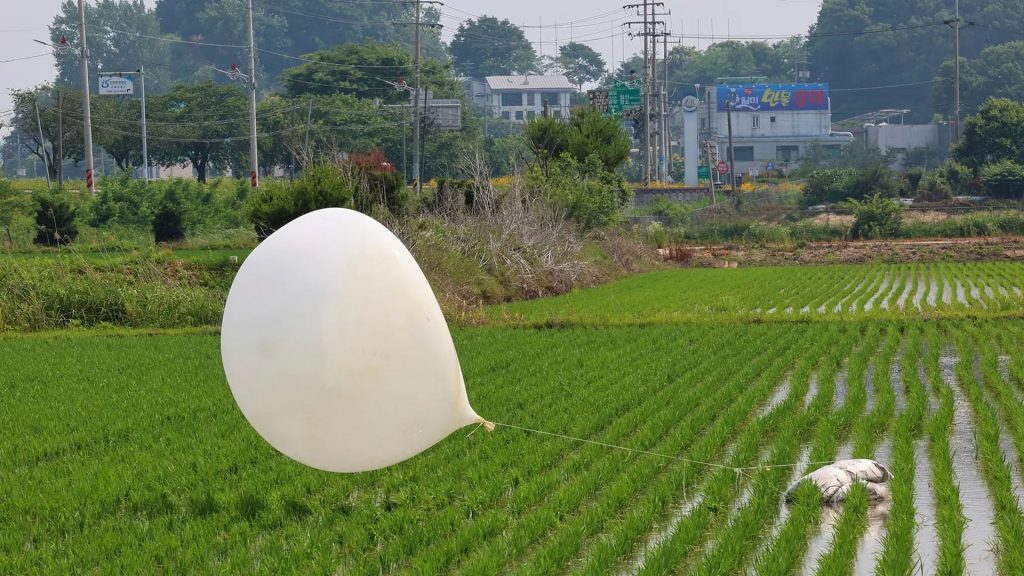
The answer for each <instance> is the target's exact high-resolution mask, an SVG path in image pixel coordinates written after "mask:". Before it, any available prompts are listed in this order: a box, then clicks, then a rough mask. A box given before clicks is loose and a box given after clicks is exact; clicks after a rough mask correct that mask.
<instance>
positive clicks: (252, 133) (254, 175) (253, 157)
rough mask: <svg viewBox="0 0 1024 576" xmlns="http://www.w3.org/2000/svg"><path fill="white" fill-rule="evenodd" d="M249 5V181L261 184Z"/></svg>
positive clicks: (252, 183)
mask: <svg viewBox="0 0 1024 576" xmlns="http://www.w3.org/2000/svg"><path fill="white" fill-rule="evenodd" d="M248 7H249V165H250V172H249V183H250V184H251V185H252V187H253V188H256V187H258V186H259V185H260V161H259V157H258V156H257V154H258V146H257V143H256V40H255V34H254V33H253V29H252V0H249V1H248Z"/></svg>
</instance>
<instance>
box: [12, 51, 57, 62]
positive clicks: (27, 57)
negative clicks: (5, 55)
mask: <svg viewBox="0 0 1024 576" xmlns="http://www.w3.org/2000/svg"><path fill="white" fill-rule="evenodd" d="M43 56H53V53H52V52H46V53H45V54H36V55H34V56H22V57H21V58H11V59H9V60H0V64H7V63H8V62H20V61H22V60H31V59H33V58H42V57H43Z"/></svg>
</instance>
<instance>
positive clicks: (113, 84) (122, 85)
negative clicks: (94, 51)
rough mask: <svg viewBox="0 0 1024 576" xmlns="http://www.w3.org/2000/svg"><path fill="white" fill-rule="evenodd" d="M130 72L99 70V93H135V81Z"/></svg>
mask: <svg viewBox="0 0 1024 576" xmlns="http://www.w3.org/2000/svg"><path fill="white" fill-rule="evenodd" d="M134 80H135V79H134V76H133V74H132V73H131V72H100V81H99V93H100V94H114V95H128V94H135V81H134Z"/></svg>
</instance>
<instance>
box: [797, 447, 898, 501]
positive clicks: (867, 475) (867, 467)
mask: <svg viewBox="0 0 1024 576" xmlns="http://www.w3.org/2000/svg"><path fill="white" fill-rule="evenodd" d="M889 480H892V472H890V471H889V469H888V468H886V467H885V466H883V465H882V464H879V463H878V462H876V461H874V460H868V459H866V458H857V459H850V460H836V461H835V462H833V463H831V464H829V465H828V466H823V467H821V468H818V469H817V470H815V471H814V472H811V473H810V474H807V475H806V476H804V477H802V478H800V479H799V480H797V481H796V482H794V483H793V485H792V486H790V487H789V489H788V490H786V500H792V498H793V494H794V492H796V489H797V487H798V486H800V484H801V483H803V482H805V481H809V482H811V483H813V484H814V485H815V486H817V487H818V489H819V490H821V497H822V500H823V501H824V502H827V503H830V504H834V503H837V502H842V501H843V500H845V499H846V495H847V494H849V492H850V489H852V488H853V486H854V485H856V484H863V485H864V486H865V487H866V488H867V491H868V497H869V498H870V499H871V500H888V499H889V498H891V497H892V493H891V491H890V490H889V486H888V484H887V482H888V481H889Z"/></svg>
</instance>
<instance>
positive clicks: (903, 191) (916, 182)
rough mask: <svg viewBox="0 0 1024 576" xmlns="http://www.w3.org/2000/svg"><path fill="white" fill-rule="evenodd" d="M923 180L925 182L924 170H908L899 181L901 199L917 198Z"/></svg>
mask: <svg viewBox="0 0 1024 576" xmlns="http://www.w3.org/2000/svg"><path fill="white" fill-rule="evenodd" d="M922 180H924V170H923V169H921V168H911V169H909V170H907V171H906V172H905V173H904V174H903V176H901V177H900V179H899V185H898V191H899V195H900V197H902V198H914V197H915V196H917V191H918V190H919V189H920V188H921V182H922Z"/></svg>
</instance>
